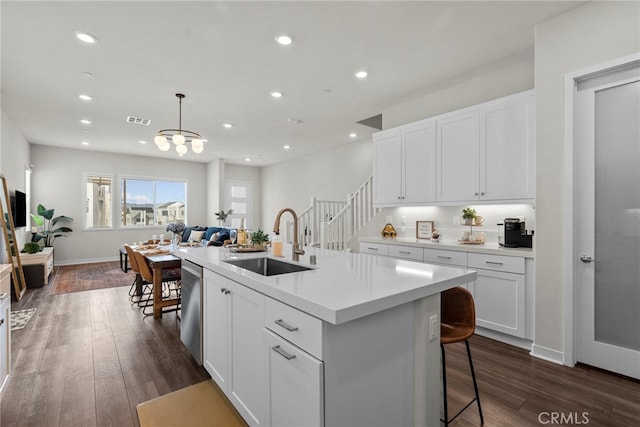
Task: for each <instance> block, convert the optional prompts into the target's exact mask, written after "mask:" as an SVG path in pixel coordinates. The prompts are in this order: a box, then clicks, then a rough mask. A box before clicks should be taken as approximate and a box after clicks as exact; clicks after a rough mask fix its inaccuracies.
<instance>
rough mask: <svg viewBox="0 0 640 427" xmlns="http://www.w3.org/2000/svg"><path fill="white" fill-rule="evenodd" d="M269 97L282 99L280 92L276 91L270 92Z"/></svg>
mask: <svg viewBox="0 0 640 427" xmlns="http://www.w3.org/2000/svg"><path fill="white" fill-rule="evenodd" d="M271 96H272V97H274V98H282V92H278V91H277V90H276V91H273V92H271Z"/></svg>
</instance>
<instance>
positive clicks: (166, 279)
mask: <svg viewBox="0 0 640 427" xmlns="http://www.w3.org/2000/svg"><path fill="white" fill-rule="evenodd" d="M133 255H134V257H135V258H136V261H137V263H138V269H139V270H140V275H141V276H142V279H143V280H144V281H145V282H150V283H151V284H153V271H152V270H151V267H150V266H149V262H148V261H147V258H146V257H145V256H144V254H143V253H142V252H138V251H133ZM180 275H181V269H180V268H179V267H178V268H167V269H163V270H162V296H163V298H164V297H165V296H166V297H169V298H170V297H171V296H172V295H175V298H176V299H177V300H178V302H177V304H176V306H175V308H173V309H170V310H167V311H177V310H179V309H180V297H181V289H180V285H181V283H180V278H181V277H180ZM141 307H142V313H143V314H144V315H145V316H149V315H152V314H153V292H151V293H150V294H149V296H148V297H147V299H146V300H145V303H144V304H143V305H142V306H141ZM147 307H151V312H150V313H148V312H147V311H146V308H147Z"/></svg>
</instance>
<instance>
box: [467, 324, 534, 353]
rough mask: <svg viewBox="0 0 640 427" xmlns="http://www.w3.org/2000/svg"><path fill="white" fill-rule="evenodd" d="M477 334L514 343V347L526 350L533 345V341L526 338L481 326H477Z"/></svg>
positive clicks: (506, 342) (510, 343)
mask: <svg viewBox="0 0 640 427" xmlns="http://www.w3.org/2000/svg"><path fill="white" fill-rule="evenodd" d="M476 334H478V335H480V336H483V337H486V338H491V339H492V340H496V341H500V342H503V343H505V344H509V345H512V346H514V347H519V348H523V349H525V350H531V346H532V343H531V341H529V340H527V339H524V338H518V337H514V336H511V335H507V334H503V333H502V332H496V331H492V330H490V329H485V328H483V327H481V326H476Z"/></svg>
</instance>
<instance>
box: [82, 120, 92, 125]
mask: <svg viewBox="0 0 640 427" xmlns="http://www.w3.org/2000/svg"><path fill="white" fill-rule="evenodd" d="M80 123H82V124H83V125H90V124H91V120H89V119H82V120H80Z"/></svg>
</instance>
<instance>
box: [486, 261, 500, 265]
mask: <svg viewBox="0 0 640 427" xmlns="http://www.w3.org/2000/svg"><path fill="white" fill-rule="evenodd" d="M485 264H493V265H503V263H501V262H496V261H485Z"/></svg>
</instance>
